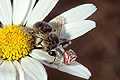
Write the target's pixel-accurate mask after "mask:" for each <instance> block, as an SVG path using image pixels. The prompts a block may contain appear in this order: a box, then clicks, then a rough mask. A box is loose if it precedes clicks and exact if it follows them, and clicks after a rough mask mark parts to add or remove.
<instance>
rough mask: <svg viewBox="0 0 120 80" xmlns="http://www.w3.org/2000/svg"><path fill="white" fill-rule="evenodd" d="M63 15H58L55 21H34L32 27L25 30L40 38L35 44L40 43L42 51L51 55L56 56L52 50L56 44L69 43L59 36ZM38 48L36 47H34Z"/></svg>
mask: <svg viewBox="0 0 120 80" xmlns="http://www.w3.org/2000/svg"><path fill="white" fill-rule="evenodd" d="M63 22H64V20H63V17H62V16H58V17H57V18H56V20H55V21H53V22H51V23H50V24H49V23H47V22H45V21H39V22H36V23H35V24H34V25H33V29H26V30H25V32H26V33H27V34H29V35H32V36H35V37H37V38H40V41H39V42H38V43H37V44H36V46H38V45H41V46H42V48H40V49H43V51H46V52H48V53H49V55H51V56H56V51H53V49H55V48H56V47H57V46H59V45H63V44H65V43H69V42H70V41H68V40H67V39H61V38H60V32H61V29H62V26H63ZM36 48H38V47H36Z"/></svg>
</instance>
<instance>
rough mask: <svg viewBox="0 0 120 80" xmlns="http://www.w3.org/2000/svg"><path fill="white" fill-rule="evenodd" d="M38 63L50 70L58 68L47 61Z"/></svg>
mask: <svg viewBox="0 0 120 80" xmlns="http://www.w3.org/2000/svg"><path fill="white" fill-rule="evenodd" d="M40 62H41V63H42V64H44V65H46V66H48V67H50V68H55V69H58V68H59V66H57V65H54V64H50V63H49V62H48V61H40Z"/></svg>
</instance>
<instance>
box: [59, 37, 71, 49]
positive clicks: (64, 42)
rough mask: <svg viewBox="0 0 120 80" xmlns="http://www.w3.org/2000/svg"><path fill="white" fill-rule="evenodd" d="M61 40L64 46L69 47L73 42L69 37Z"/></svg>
mask: <svg viewBox="0 0 120 80" xmlns="http://www.w3.org/2000/svg"><path fill="white" fill-rule="evenodd" d="M60 40H61V42H60V45H62V47H63V48H66V47H68V46H69V45H70V44H71V43H72V42H71V41H70V40H67V39H60Z"/></svg>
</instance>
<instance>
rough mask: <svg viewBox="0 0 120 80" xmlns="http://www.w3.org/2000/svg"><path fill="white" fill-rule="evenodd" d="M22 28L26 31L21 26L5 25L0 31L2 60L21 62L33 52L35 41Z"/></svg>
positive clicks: (0, 55)
mask: <svg viewBox="0 0 120 80" xmlns="http://www.w3.org/2000/svg"><path fill="white" fill-rule="evenodd" d="M21 28H23V29H24V27H22V26H20V25H8V26H5V25H4V26H3V28H1V29H0V59H2V60H10V61H14V60H20V59H21V58H22V57H25V56H27V55H28V54H29V53H30V52H31V50H32V49H33V43H34V39H33V37H32V36H30V35H27V34H26V33H24V32H23V31H21Z"/></svg>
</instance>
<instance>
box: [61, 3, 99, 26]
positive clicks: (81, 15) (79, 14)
mask: <svg viewBox="0 0 120 80" xmlns="http://www.w3.org/2000/svg"><path fill="white" fill-rule="evenodd" d="M96 10H97V8H96V6H95V5H93V4H83V5H80V6H77V7H75V8H72V9H70V10H68V11H66V12H64V13H62V14H60V15H59V16H63V17H64V18H65V24H67V23H71V22H74V21H79V20H84V19H86V18H88V17H89V16H90V15H92V14H93V13H94V12H95V11H96Z"/></svg>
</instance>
